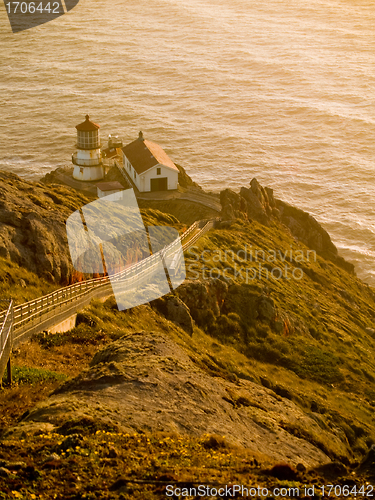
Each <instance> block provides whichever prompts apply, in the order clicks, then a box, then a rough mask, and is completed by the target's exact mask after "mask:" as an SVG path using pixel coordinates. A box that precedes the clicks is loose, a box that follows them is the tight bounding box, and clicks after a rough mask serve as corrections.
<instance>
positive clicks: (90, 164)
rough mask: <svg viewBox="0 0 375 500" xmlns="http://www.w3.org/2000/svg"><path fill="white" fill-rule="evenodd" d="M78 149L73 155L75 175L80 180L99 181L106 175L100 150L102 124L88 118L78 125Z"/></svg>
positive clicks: (87, 116)
mask: <svg viewBox="0 0 375 500" xmlns="http://www.w3.org/2000/svg"><path fill="white" fill-rule="evenodd" d="M76 129H77V151H76V153H74V154H73V155H72V163H73V165H74V170H73V177H74V179H77V180H79V181H97V180H100V179H103V177H104V167H103V160H102V155H101V151H100V132H99V129H100V126H99V125H97V124H96V123H94V122H92V121H90V117H89V115H86V120H85V121H84V122H83V123H80V124H79V125H77V126H76Z"/></svg>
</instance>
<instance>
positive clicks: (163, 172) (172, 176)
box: [123, 153, 178, 193]
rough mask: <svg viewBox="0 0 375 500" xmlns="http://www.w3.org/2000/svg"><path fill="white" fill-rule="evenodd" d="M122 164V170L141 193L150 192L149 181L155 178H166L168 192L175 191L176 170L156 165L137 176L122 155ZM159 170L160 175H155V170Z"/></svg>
mask: <svg viewBox="0 0 375 500" xmlns="http://www.w3.org/2000/svg"><path fill="white" fill-rule="evenodd" d="M123 160H124V161H123V163H124V168H125V170H126V171H127V173H128V175H129V176H130V178H131V179H132V181H133V182H134V184H135V185H136V186H137V188H138V189H139V191H140V192H141V193H147V192H149V191H151V179H157V178H162V177H167V179H168V190H170V189H177V186H178V172H177V171H176V170H173V169H171V168H169V167H166V166H165V165H162V164H160V163H159V164H158V165H155V166H154V167H152V168H151V169H150V170H148V171H147V172H144V173H143V174H141V175H139V174H137V172H135V170H134V168H133V167H132V165H131V163H130V162H129V160H128V159H127V157H126V156H125V154H124V153H123ZM158 168H160V175H157V169H158Z"/></svg>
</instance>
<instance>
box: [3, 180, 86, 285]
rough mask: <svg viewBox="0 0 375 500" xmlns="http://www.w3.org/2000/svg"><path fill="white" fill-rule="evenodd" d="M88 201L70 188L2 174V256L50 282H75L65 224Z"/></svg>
mask: <svg viewBox="0 0 375 500" xmlns="http://www.w3.org/2000/svg"><path fill="white" fill-rule="evenodd" d="M89 201H90V200H89V199H87V198H86V197H85V196H84V195H82V194H80V193H78V192H76V191H74V190H72V189H70V188H66V187H63V186H56V185H55V186H48V187H47V186H45V185H43V184H41V183H34V182H28V181H25V180H23V179H20V178H19V177H18V176H16V175H13V174H10V173H5V172H0V256H1V257H3V258H5V259H9V260H11V261H13V262H15V263H17V264H19V265H20V266H22V267H25V268H27V269H28V270H30V271H32V272H34V273H36V274H37V275H39V276H41V277H43V278H45V279H47V280H48V281H51V282H60V283H70V282H72V280H73V279H74V277H75V276H76V272H75V270H74V269H73V265H72V262H71V259H70V254H69V250H68V241H67V236H66V227H65V221H66V219H67V218H68V217H69V215H70V214H71V213H72V212H73V211H74V210H76V209H77V208H79V207H80V206H82V205H84V204H86V203H88V202H89Z"/></svg>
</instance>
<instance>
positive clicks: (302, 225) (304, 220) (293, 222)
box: [220, 179, 354, 273]
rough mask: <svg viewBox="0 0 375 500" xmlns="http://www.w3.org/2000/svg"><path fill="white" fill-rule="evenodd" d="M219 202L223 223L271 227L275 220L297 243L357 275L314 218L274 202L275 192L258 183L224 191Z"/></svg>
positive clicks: (284, 203) (253, 182)
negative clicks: (238, 221) (251, 222)
mask: <svg viewBox="0 0 375 500" xmlns="http://www.w3.org/2000/svg"><path fill="white" fill-rule="evenodd" d="M220 201H221V205H222V212H221V217H222V218H223V220H231V219H234V218H240V219H242V220H256V221H258V222H260V223H262V224H265V225H269V224H270V223H271V221H272V220H277V221H280V222H282V223H283V224H284V225H285V227H286V228H288V229H289V231H290V232H291V234H292V235H293V236H294V237H295V238H297V239H298V241H301V242H302V243H304V244H305V245H306V246H307V247H309V248H311V249H313V250H316V251H317V252H318V253H319V254H320V255H322V256H323V257H325V258H326V259H329V260H331V261H332V262H334V263H336V264H337V265H339V266H340V267H342V268H343V269H346V270H347V271H348V272H350V273H354V266H353V264H351V263H349V262H347V261H345V260H344V259H343V258H342V257H340V256H339V255H338V251H337V248H336V247H335V245H334V244H333V243H332V240H331V238H330V236H329V234H328V233H327V231H326V230H325V229H324V228H323V227H322V226H321V225H320V224H319V223H318V221H317V220H316V219H315V218H314V217H312V216H311V215H310V214H309V213H307V212H304V211H303V210H301V209H299V208H296V207H293V206H291V205H289V204H288V203H286V202H284V201H281V200H278V199H276V198H274V195H273V190H272V189H271V188H268V187H263V186H261V185H260V184H259V182H258V181H257V180H256V179H252V180H251V181H250V188H246V187H242V188H241V190H240V193H235V192H234V191H232V190H231V189H225V190H224V191H222V192H221V193H220Z"/></svg>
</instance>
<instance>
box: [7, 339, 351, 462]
mask: <svg viewBox="0 0 375 500" xmlns="http://www.w3.org/2000/svg"><path fill="white" fill-rule="evenodd" d="M82 418H89V419H95V420H96V421H100V422H106V423H110V424H113V425H114V426H116V427H118V428H119V429H122V430H123V431H124V432H134V431H137V432H139V431H164V432H177V433H184V434H190V435H195V436H200V435H202V434H204V433H209V434H218V435H225V436H226V439H227V440H228V441H229V442H232V443H234V444H238V445H241V446H244V447H246V448H249V449H252V450H254V451H258V452H261V453H263V454H266V455H269V456H270V457H272V458H273V459H276V460H278V461H287V462H289V463H291V464H298V463H302V464H304V465H305V466H306V467H308V466H315V465H319V464H322V463H325V462H328V461H329V458H328V457H327V455H326V454H325V453H324V452H323V451H322V450H321V449H319V447H318V446H317V445H316V444H313V443H312V442H309V440H308V439H303V438H301V437H297V436H298V435H304V436H308V435H312V436H320V437H321V440H322V442H329V443H331V444H332V445H334V446H335V449H336V450H337V452H338V453H339V454H340V455H342V456H345V455H347V454H348V450H347V447H346V446H347V445H346V444H345V442H344V441H341V438H340V435H339V432H337V434H336V433H335V432H336V431H335V429H331V430H329V429H328V428H327V427H325V428H323V426H320V425H319V423H318V421H317V420H316V419H314V418H313V416H310V415H308V414H306V413H304V412H303V410H302V409H301V408H299V407H298V406H297V405H296V404H295V403H293V402H292V401H290V400H289V399H287V398H284V397H281V396H279V395H276V394H275V393H274V392H273V391H272V390H270V389H267V388H265V387H263V386H261V385H257V384H255V383H252V382H250V381H248V380H243V379H238V380H237V381H236V383H232V382H229V381H228V380H225V379H223V378H221V377H219V376H215V377H213V376H212V375H209V371H208V370H207V371H205V370H204V369H202V368H200V367H199V366H198V365H197V364H195V363H194V361H192V359H191V357H190V356H189V355H188V353H187V352H186V351H185V350H184V348H183V347H181V346H180V345H178V344H176V343H175V342H174V341H173V340H172V339H171V338H169V337H168V336H167V335H163V334H160V333H157V332H138V333H133V334H130V335H128V336H125V337H123V338H122V339H119V340H118V341H116V342H113V343H111V344H110V345H109V346H107V347H105V348H104V349H103V350H102V351H100V352H99V353H97V354H96V355H95V356H94V359H93V361H92V363H91V367H90V368H89V369H87V370H85V371H84V372H82V373H81V374H80V375H79V376H78V377H76V378H74V379H73V380H70V381H68V382H66V383H65V384H64V385H63V386H62V387H61V388H60V389H59V390H58V391H56V393H55V394H54V395H52V396H51V397H50V398H48V399H47V400H45V401H43V402H41V403H39V404H38V405H37V406H36V407H35V408H34V409H32V410H31V411H30V412H29V413H28V415H27V416H26V417H25V418H24V419H23V421H22V422H21V423H20V424H18V426H17V428H16V429H10V430H8V431H7V434H6V435H7V436H12V435H17V433H18V434H20V433H22V432H23V431H26V432H28V429H29V428H30V429H32V430H34V431H35V428H36V427H37V425H41V426H43V425H45V423H46V422H47V423H48V424H52V425H53V426H59V425H62V424H63V423H64V422H66V421H67V420H73V419H82ZM298 428H301V429H302V428H303V429H304V433H298V432H297V429H298ZM294 429H295V431H294Z"/></svg>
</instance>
